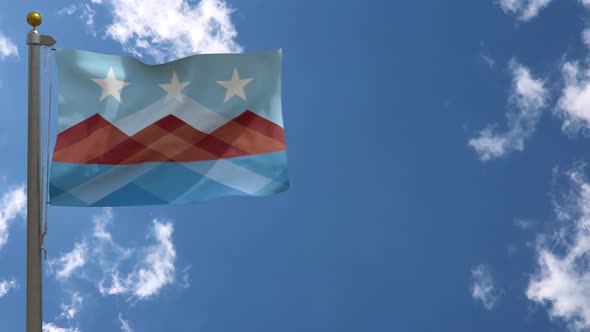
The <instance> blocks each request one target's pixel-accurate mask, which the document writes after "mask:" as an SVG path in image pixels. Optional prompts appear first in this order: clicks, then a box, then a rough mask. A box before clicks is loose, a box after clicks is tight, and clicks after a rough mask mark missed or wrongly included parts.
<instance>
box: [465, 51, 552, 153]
mask: <svg viewBox="0 0 590 332" xmlns="http://www.w3.org/2000/svg"><path fill="white" fill-rule="evenodd" d="M510 69H511V70H512V76H513V79H512V92H511V95H510V97H509V104H510V107H511V108H512V110H511V111H510V112H509V113H507V115H506V117H507V118H508V130H507V131H505V132H503V133H495V132H494V128H493V127H492V126H488V127H487V128H485V129H484V130H482V131H480V133H479V137H477V138H473V139H470V140H469V145H470V146H471V147H472V148H473V149H475V151H476V152H477V154H478V155H479V158H480V160H482V161H488V160H492V159H496V158H499V157H502V156H504V155H506V154H508V153H510V152H512V151H523V150H524V142H525V140H526V139H527V138H529V137H530V136H531V135H532V134H533V133H534V131H535V127H536V125H537V122H539V118H540V117H541V112H542V110H543V108H544V107H545V106H546V103H547V97H548V92H547V89H546V88H545V82H544V81H542V80H541V79H536V78H534V77H533V76H532V75H531V73H530V70H529V69H528V68H526V67H524V66H523V65H521V64H519V63H518V62H516V61H514V60H513V61H511V64H510Z"/></svg>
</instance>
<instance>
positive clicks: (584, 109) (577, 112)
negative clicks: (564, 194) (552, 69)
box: [557, 62, 590, 133]
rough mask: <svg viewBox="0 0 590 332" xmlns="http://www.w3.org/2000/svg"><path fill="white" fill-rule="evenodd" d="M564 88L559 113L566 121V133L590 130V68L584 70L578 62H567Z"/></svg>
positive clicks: (564, 126) (558, 106) (558, 104)
mask: <svg viewBox="0 0 590 332" xmlns="http://www.w3.org/2000/svg"><path fill="white" fill-rule="evenodd" d="M562 72H563V78H564V87H563V90H562V92H561V97H560V98H559V101H558V103H557V113H558V114H559V115H560V116H561V117H562V118H563V119H564V122H563V126H562V128H563V130H564V131H565V132H566V133H576V132H578V131H588V130H589V129H590V68H585V69H582V68H581V66H580V64H579V63H577V62H567V63H565V64H564V65H563V68H562Z"/></svg>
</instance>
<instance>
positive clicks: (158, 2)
mask: <svg viewBox="0 0 590 332" xmlns="http://www.w3.org/2000/svg"><path fill="white" fill-rule="evenodd" d="M98 7H101V8H104V9H106V10H107V11H108V14H109V15H110V17H111V18H112V21H111V22H110V23H109V24H108V25H107V26H106V27H105V30H104V33H105V37H107V38H111V39H113V40H114V41H116V42H119V43H120V44H121V45H122V46H123V48H124V49H125V50H126V51H128V52H130V53H132V54H133V55H135V56H138V57H142V56H145V55H148V56H151V57H153V58H154V59H155V60H156V61H164V60H172V59H177V58H181V57H185V56H188V55H191V54H196V53H235V52H241V51H242V47H241V46H240V45H238V44H237V42H236V37H237V31H236V28H235V26H234V24H233V23H232V21H231V14H232V12H233V10H232V8H230V6H229V5H228V4H227V2H226V1H225V0H201V1H199V2H198V3H196V4H195V3H194V1H186V0H141V1H138V0H92V1H91V3H87V4H84V5H79V6H70V7H66V8H64V9H62V10H61V11H60V13H62V14H68V15H77V14H80V16H81V17H80V18H81V19H82V21H83V24H85V25H86V26H87V27H92V28H91V29H90V31H91V32H92V33H95V31H96V29H95V25H94V23H95V22H94V15H95V11H96V10H97V9H98ZM129 13H133V14H132V15H130V14H129Z"/></svg>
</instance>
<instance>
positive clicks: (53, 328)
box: [43, 323, 80, 332]
mask: <svg viewBox="0 0 590 332" xmlns="http://www.w3.org/2000/svg"><path fill="white" fill-rule="evenodd" d="M43 332H80V330H79V329H78V328H77V327H76V328H66V327H59V326H57V325H55V324H53V323H43Z"/></svg>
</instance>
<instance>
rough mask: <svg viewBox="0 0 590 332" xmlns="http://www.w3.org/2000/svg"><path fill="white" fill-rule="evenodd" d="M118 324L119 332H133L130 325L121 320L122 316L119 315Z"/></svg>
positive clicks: (126, 321)
mask: <svg viewBox="0 0 590 332" xmlns="http://www.w3.org/2000/svg"><path fill="white" fill-rule="evenodd" d="M119 323H121V331H123V332H133V329H132V328H131V325H129V321H128V320H124V319H123V315H122V314H121V313H119Z"/></svg>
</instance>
